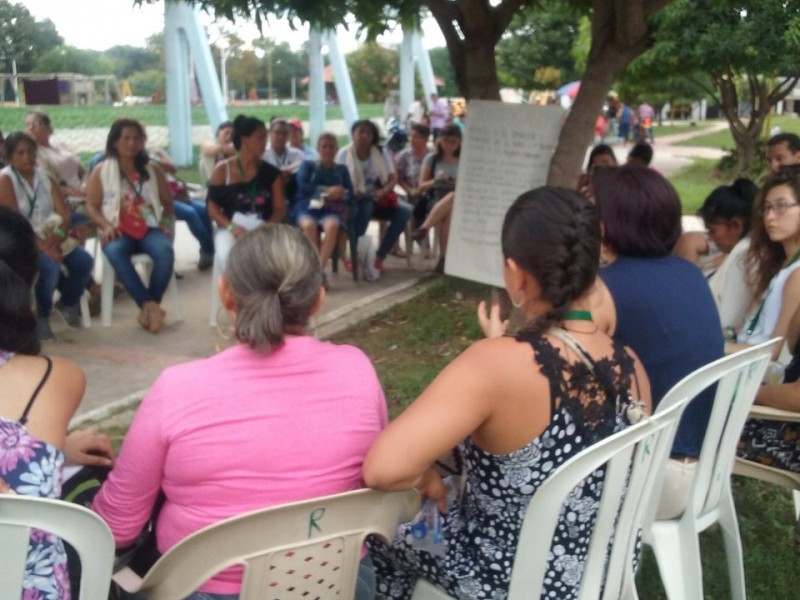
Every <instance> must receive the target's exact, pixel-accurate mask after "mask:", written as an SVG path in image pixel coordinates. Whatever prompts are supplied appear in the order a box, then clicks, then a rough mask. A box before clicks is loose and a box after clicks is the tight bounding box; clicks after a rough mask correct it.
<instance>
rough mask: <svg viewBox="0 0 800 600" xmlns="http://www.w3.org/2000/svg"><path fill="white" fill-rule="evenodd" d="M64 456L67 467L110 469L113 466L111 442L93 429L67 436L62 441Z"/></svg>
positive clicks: (81, 430) (74, 432)
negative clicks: (84, 466) (81, 466)
mask: <svg viewBox="0 0 800 600" xmlns="http://www.w3.org/2000/svg"><path fill="white" fill-rule="evenodd" d="M64 455H65V456H66V458H67V464H68V465H97V466H101V467H110V466H112V465H113V464H114V448H113V447H112V446H111V440H110V439H109V437H108V436H107V435H106V434H104V433H100V432H98V431H97V430H96V429H94V428H93V427H90V428H88V429H79V430H78V431H73V432H72V433H69V434H67V437H66V439H65V440H64Z"/></svg>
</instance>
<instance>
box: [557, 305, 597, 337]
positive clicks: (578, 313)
mask: <svg viewBox="0 0 800 600" xmlns="http://www.w3.org/2000/svg"><path fill="white" fill-rule="evenodd" d="M566 321H588V322H589V323H592V325H594V327H593V329H592V330H591V331H580V330H578V329H573V328H571V327H567V324H566ZM561 327H562V328H563V329H566V330H567V331H574V332H575V333H587V334H589V333H594V332H595V331H597V325H596V324H594V322H593V319H592V313H591V312H589V311H588V310H568V311H567V312H566V313H564V316H563V317H561Z"/></svg>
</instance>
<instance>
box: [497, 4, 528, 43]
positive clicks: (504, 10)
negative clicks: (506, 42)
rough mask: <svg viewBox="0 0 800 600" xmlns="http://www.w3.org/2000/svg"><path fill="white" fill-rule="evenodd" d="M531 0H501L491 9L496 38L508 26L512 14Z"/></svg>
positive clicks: (512, 16)
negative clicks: (501, 0)
mask: <svg viewBox="0 0 800 600" xmlns="http://www.w3.org/2000/svg"><path fill="white" fill-rule="evenodd" d="M530 3H531V0H503V2H501V3H500V4H498V5H497V6H495V7H494V8H492V9H491V11H492V13H493V14H494V19H493V21H494V30H495V34H496V35H497V39H500V36H501V35H503V32H504V31H505V30H506V29H507V28H508V24H509V23H511V19H513V18H514V14H515V13H516V12H517V11H518V10H519V9H520V8H521V7H522V6H525V5H527V4H530Z"/></svg>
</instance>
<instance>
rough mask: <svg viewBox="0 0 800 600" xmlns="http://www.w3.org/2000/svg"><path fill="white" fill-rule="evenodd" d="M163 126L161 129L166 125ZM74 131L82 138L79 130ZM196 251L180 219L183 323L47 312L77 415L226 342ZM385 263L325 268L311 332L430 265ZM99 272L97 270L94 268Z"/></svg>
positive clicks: (674, 166)
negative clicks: (79, 375) (87, 323)
mask: <svg viewBox="0 0 800 600" xmlns="http://www.w3.org/2000/svg"><path fill="white" fill-rule="evenodd" d="M724 127H725V124H715V125H714V126H713V127H712V128H703V129H698V130H697V131H694V132H685V133H681V134H679V135H674V136H664V137H662V138H659V139H657V140H656V144H655V160H654V166H655V167H656V168H658V169H659V170H661V171H662V172H663V173H665V174H666V175H670V174H673V173H675V172H677V171H678V170H679V169H681V168H684V167H686V166H688V165H689V164H691V161H692V158H693V157H696V156H703V157H709V158H714V157H718V156H719V155H721V152H720V151H717V150H711V149H703V148H691V147H682V146H675V145H673V144H674V143H675V142H677V141H680V140H682V139H687V138H689V137H692V136H695V135H701V134H703V133H707V132H709V131H712V130H714V129H718V128H724ZM163 129H164V132H166V128H163ZM195 129H198V128H195ZM157 131H158V128H150V129H149V133H150V135H153V133H154V132H157ZM89 133H90V135H91V134H92V132H89ZM204 136H205V132H204V133H203V137H204ZM80 137H81V138H82V139H84V140H85V139H87V138H86V137H85V135H81V136H80ZM201 139H202V138H201ZM93 149H94V148H92V150H93ZM614 149H615V151H616V153H617V155H618V158H619V159H620V161H621V162H622V161H624V160H625V157H626V156H627V153H628V151H629V149H630V144H629V145H627V146H622V145H621V144H617V145H615V147H614ZM687 225H689V226H690V227H691V228H694V227H695V226H696V223H693V222H692V223H688V222H687ZM370 234H371V235H373V236H375V237H377V226H376V225H374V224H373V226H372V229H371V230H370ZM198 251H199V249H198V245H197V242H196V241H195V239H194V238H193V237H192V236H191V235H190V233H189V231H188V229H186V227H185V224H183V223H178V229H177V232H176V270H177V271H178V272H179V273H182V274H183V279H181V280H180V281H179V284H178V285H179V290H180V297H181V308H182V311H183V317H184V318H183V320H182V321H181V322H174V321H173V320H171V318H170V316H171V315H173V314H174V313H175V310H174V307H171V306H169V294H167V297H166V298H165V309H166V310H167V312H168V318H167V323H168V324H167V327H166V328H165V329H164V331H162V332H161V333H159V334H158V335H157V336H153V335H152V334H150V333H148V332H145V331H144V330H142V329H141V328H140V327H139V325H138V324H137V322H136V316H137V308H136V306H135V304H134V303H133V301H132V300H131V299H130V298H129V297H128V296H127V295H122V296H121V297H120V298H118V299H116V300H115V302H114V311H113V320H112V325H111V327H108V328H104V327H102V326H101V325H100V321H99V319H93V321H92V327H91V328H90V329H88V330H70V329H67V328H66V326H65V325H64V324H63V322H61V321H60V318H59V317H58V316H57V315H55V314H54V315H53V317H52V323H53V328H54V330H55V333H56V340H55V341H53V342H47V343H46V344H45V346H44V351H45V352H46V353H49V354H57V355H61V356H65V357H68V358H71V359H72V360H75V361H76V362H77V363H78V364H79V365H80V366H81V367H82V368H83V369H84V370H85V372H86V375H87V389H86V394H85V397H84V401H83V403H82V404H81V407H80V409H79V412H78V420H79V421H80V420H83V419H89V420H97V419H100V420H101V421H104V422H108V421H107V419H108V415H110V414H113V413H116V412H120V411H122V413H123V414H124V415H125V416H124V419H125V418H129V416H130V411H129V410H126V409H125V407H126V406H132V405H134V404H135V403H136V402H137V401H138V400H139V399H141V397H142V394H143V393H144V392H145V391H146V389H147V388H148V387H149V386H150V385H152V383H153V381H155V379H156V377H157V376H158V374H159V373H160V372H161V371H162V370H163V369H164V368H165V367H167V366H169V365H172V364H176V363H179V362H183V361H186V360H192V359H195V358H200V357H204V356H208V355H210V354H212V353H214V352H217V351H219V350H221V349H223V348H225V347H227V346H228V345H229V344H231V343H232V342H231V341H230V340H225V339H224V338H223V337H222V336H221V335H220V334H219V332H218V331H217V330H216V329H215V328H211V327H209V325H208V319H209V310H210V299H211V287H212V282H211V272H210V271H208V272H205V273H200V272H199V271H198V270H197V266H196V265H197V257H198ZM98 262H100V261H98ZM386 265H387V267H388V268H387V270H386V271H385V274H384V277H382V278H381V279H380V280H379V281H377V282H374V283H368V282H358V283H354V282H353V281H352V277H351V276H350V274H349V273H346V272H345V271H344V269H341V272H340V273H339V274H338V275H333V274H330V275H329V278H330V282H331V291H330V293H329V294H328V297H327V301H326V303H325V306H324V307H323V309H322V311H321V313H320V315H319V316H318V317H317V319H316V320H315V322H314V323H313V324H312V329H313V331H314V333H315V334H316V335H318V336H320V337H327V336H330V335H331V334H332V333H334V332H336V331H339V330H341V329H343V328H345V327H347V326H349V325H350V324H352V323H355V322H357V321H359V320H362V319H364V318H366V317H367V316H369V315H371V314H374V313H375V312H378V311H380V310H385V309H387V308H389V307H390V306H392V305H393V304H395V303H398V302H402V301H405V300H406V299H408V298H410V297H412V296H413V295H414V294H416V293H418V292H419V291H420V290H421V289H423V288H424V287H425V285H426V284H428V283H429V282H430V281H432V279H433V276H432V275H431V272H430V269H431V268H432V266H433V261H432V260H427V261H424V260H419V259H418V255H415V258H414V265H413V266H412V267H409V266H408V265H407V262H406V260H405V259H398V258H395V257H389V259H388V260H387V262H386ZM97 275H98V277H99V275H100V273H97ZM98 280H99V279H98ZM124 419H123V420H124Z"/></svg>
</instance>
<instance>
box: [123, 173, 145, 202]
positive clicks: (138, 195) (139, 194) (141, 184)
mask: <svg viewBox="0 0 800 600" xmlns="http://www.w3.org/2000/svg"><path fill="white" fill-rule="evenodd" d="M122 177H123V178H124V179H125V181H127V182H128V185H129V186H131V189H132V190H133V196H134V199H138V200H144V198H142V190H143V189H144V182H143V181H142V180H141V176H140V177H139V187H138V188H137V187H136V184H135V183H134V182H133V181H131V179H130V178H129V177H128V176H127V175H124V174H123V175H122Z"/></svg>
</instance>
